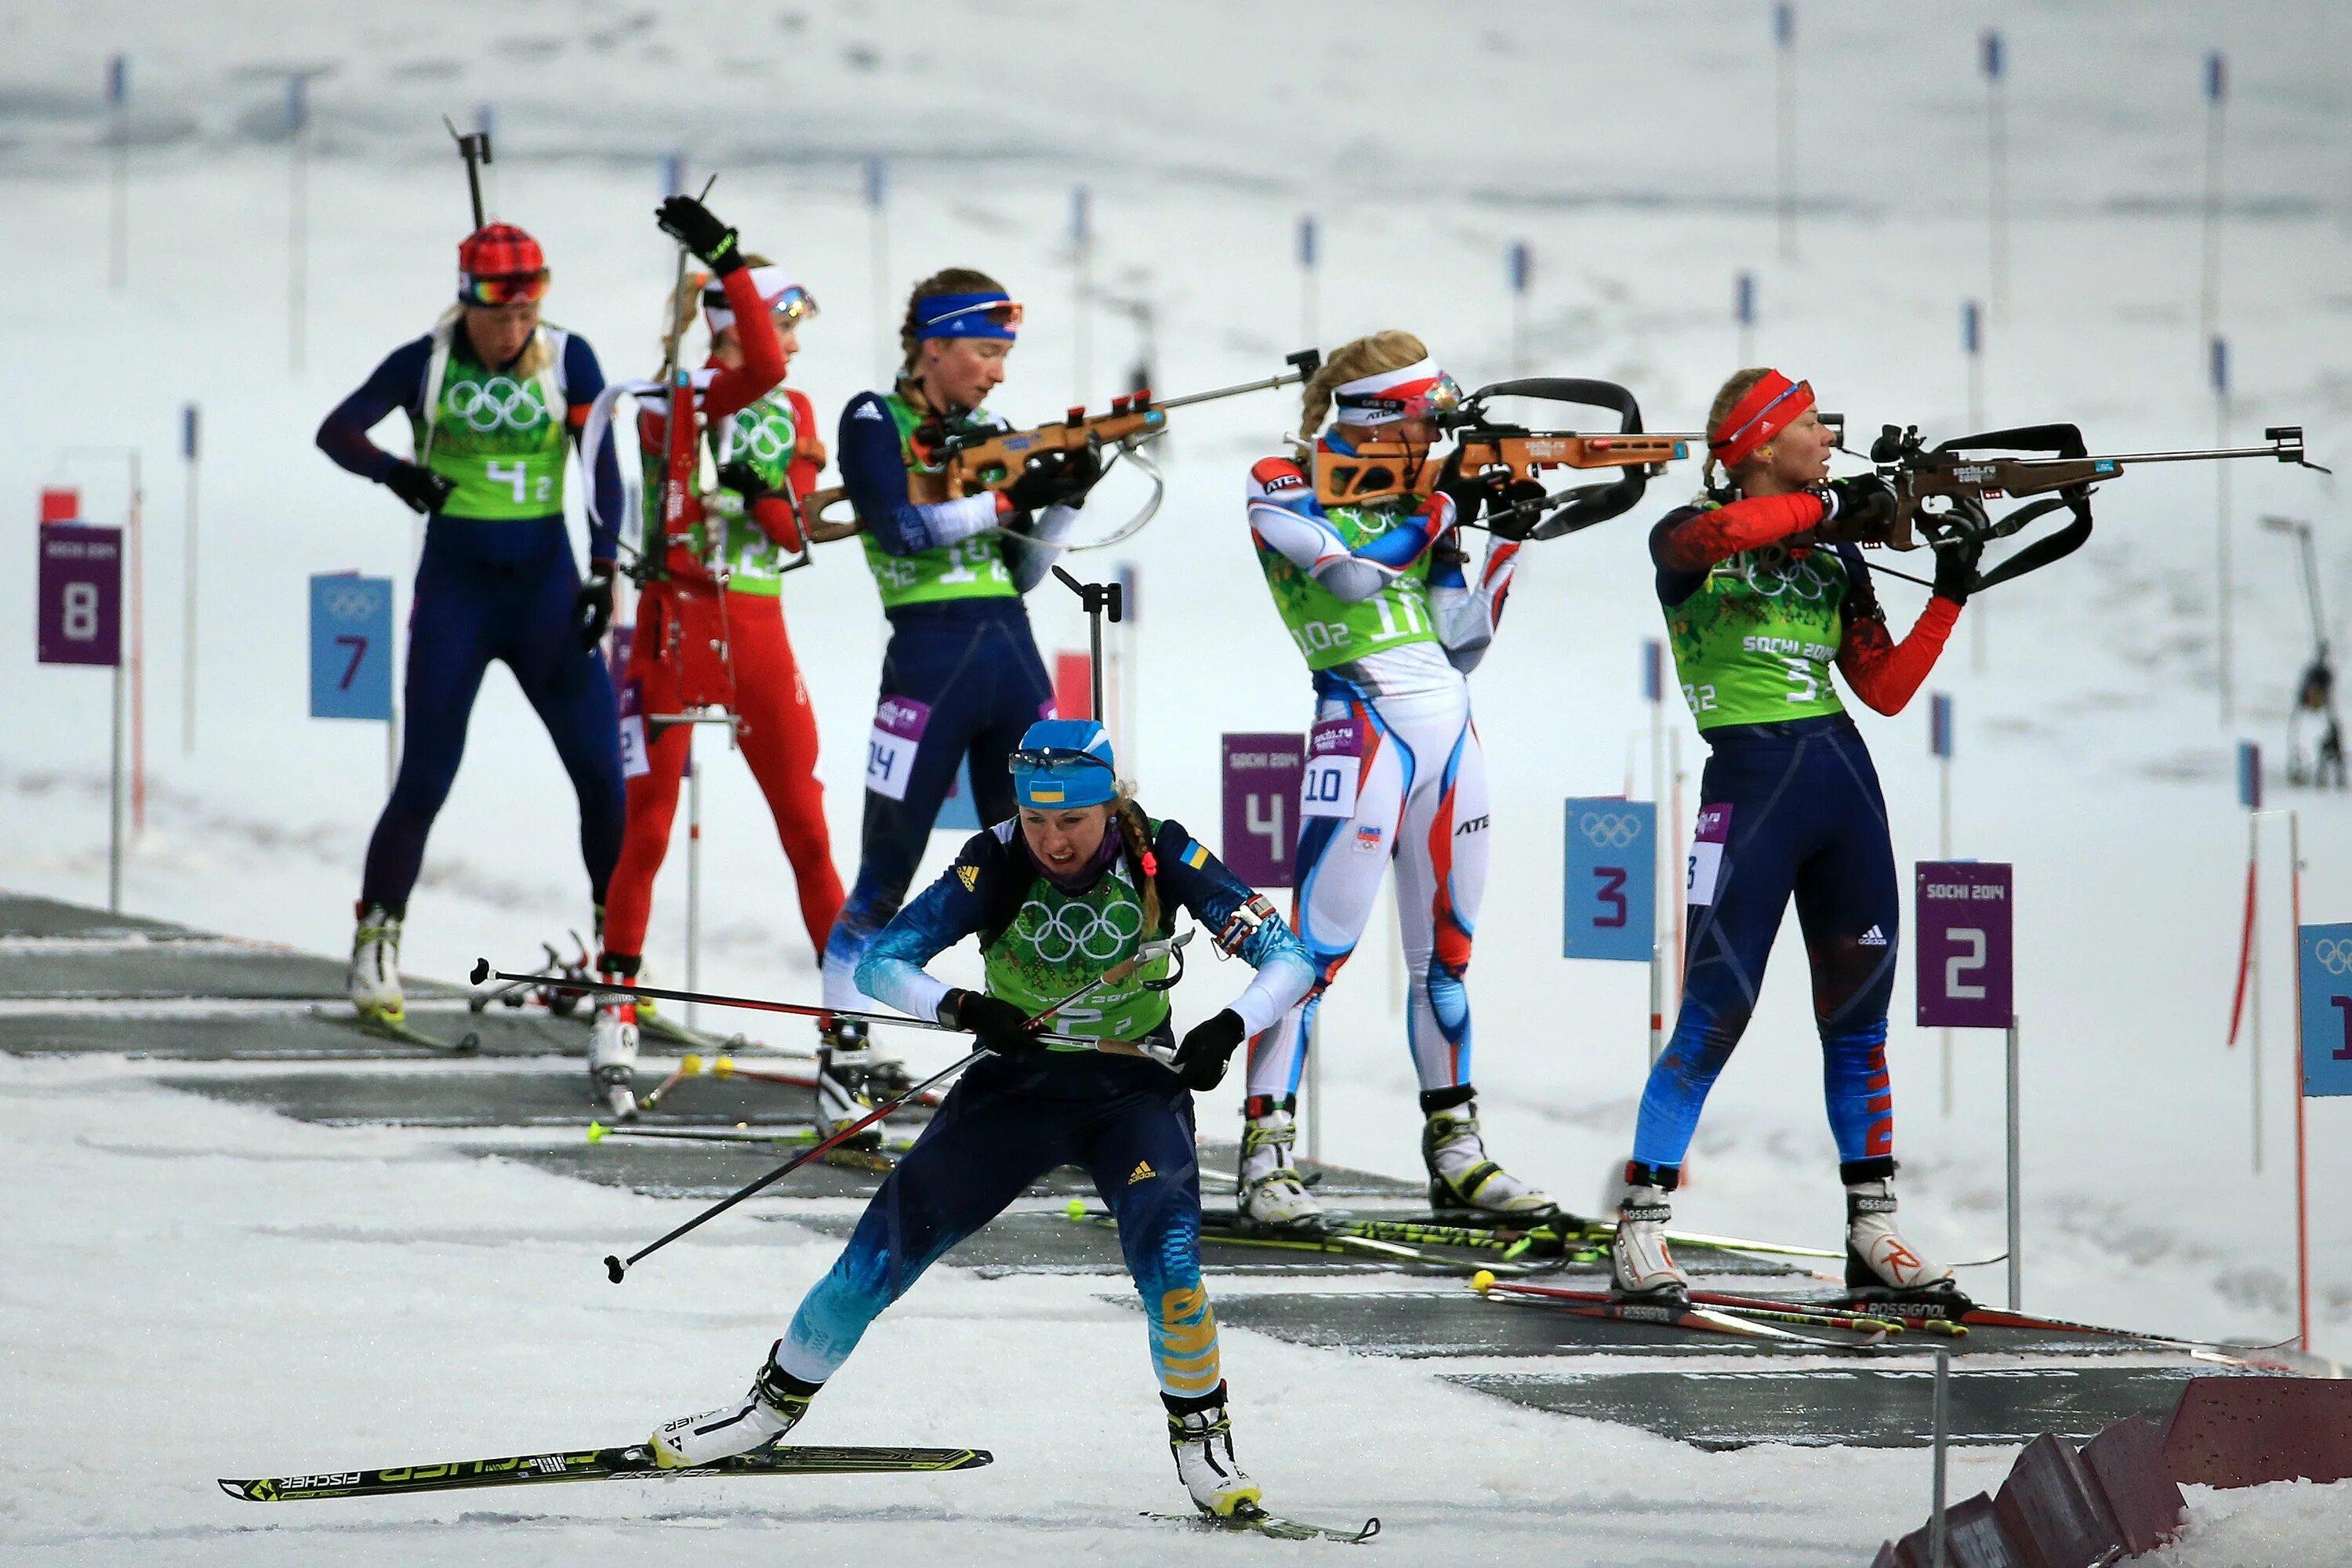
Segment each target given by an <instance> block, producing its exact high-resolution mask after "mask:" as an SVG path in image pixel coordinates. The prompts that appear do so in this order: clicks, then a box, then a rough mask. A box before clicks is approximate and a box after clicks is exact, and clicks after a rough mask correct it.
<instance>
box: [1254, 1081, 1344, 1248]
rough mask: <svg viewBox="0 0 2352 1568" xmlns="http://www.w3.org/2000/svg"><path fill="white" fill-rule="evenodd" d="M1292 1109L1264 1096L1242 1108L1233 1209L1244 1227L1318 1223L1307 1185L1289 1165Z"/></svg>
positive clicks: (1319, 1210)
mask: <svg viewBox="0 0 2352 1568" xmlns="http://www.w3.org/2000/svg"><path fill="white" fill-rule="evenodd" d="M1297 1103H1298V1102H1297V1100H1289V1099H1283V1100H1276V1099H1275V1098H1274V1097H1273V1096H1271V1095H1263V1094H1254V1095H1252V1096H1250V1097H1249V1099H1248V1100H1245V1101H1244V1102H1243V1105H1242V1117H1243V1120H1242V1163H1241V1171H1240V1173H1239V1185H1238V1187H1237V1189H1236V1191H1235V1193H1234V1209H1235V1210H1236V1211H1238V1213H1239V1215H1240V1218H1241V1219H1242V1221H1243V1222H1244V1224H1247V1225H1260V1226H1268V1227H1270V1228H1274V1229H1282V1228H1286V1227H1295V1228H1298V1229H1309V1228H1312V1227H1313V1226H1315V1224H1316V1223H1317V1222H1318V1221H1319V1220H1320V1219H1321V1218H1322V1217H1323V1205H1320V1204H1318V1203H1317V1202H1316V1201H1315V1199H1314V1197H1313V1196H1312V1195H1311V1194H1308V1192H1307V1182H1306V1179H1305V1178H1304V1177H1302V1176H1300V1175H1299V1173H1298V1168H1297V1166H1296V1165H1294V1164H1292V1163H1291V1157H1290V1150H1291V1143H1292V1141H1293V1139H1294V1138H1295V1137H1296V1135H1297V1131H1298V1129H1297V1123H1296V1122H1295V1121H1292V1120H1291V1111H1292V1109H1293V1108H1294V1107H1295V1106H1296V1105H1297Z"/></svg>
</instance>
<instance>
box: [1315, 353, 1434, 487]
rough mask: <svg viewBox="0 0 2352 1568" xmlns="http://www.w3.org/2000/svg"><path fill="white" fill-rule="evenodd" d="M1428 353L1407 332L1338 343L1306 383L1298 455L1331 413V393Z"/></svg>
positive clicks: (1398, 368)
mask: <svg viewBox="0 0 2352 1568" xmlns="http://www.w3.org/2000/svg"><path fill="white" fill-rule="evenodd" d="M1428 357H1429V350H1428V349H1427V348H1425V347H1424V346H1423V344H1422V341H1421V340H1420V339H1419V338H1416V337H1414V336H1413V335H1412V333H1411V332H1401V331H1385V332H1374V333H1372V334H1371V335H1370V336H1369V337H1361V338H1357V339H1354V340H1353V341H1351V342H1345V343H1341V344H1340V345H1339V347H1338V348H1336V349H1334V350H1333V351H1331V357H1330V358H1329V359H1327V360H1325V361H1324V362H1323V364H1322V368H1321V369H1319V370H1318V371H1317V372H1316V373H1315V374H1314V376H1313V377H1312V378H1311V379H1310V380H1309V381H1308V382H1307V392H1306V395H1305V397H1304V398H1303V399H1302V400H1301V403H1300V405H1299V410H1298V448H1299V452H1300V454H1301V456H1302V458H1303V457H1304V455H1305V454H1306V453H1307V452H1308V451H1309V450H1310V449H1311V448H1312V447H1314V444H1315V437H1316V434H1317V433H1318V431H1320V430H1321V429H1322V428H1323V421H1324V419H1325V418H1326V417H1327V416H1328V415H1329V414H1330V412H1331V394H1332V393H1333V391H1335V390H1336V389H1338V388H1339V387H1341V386H1344V385H1346V384H1348V383H1349V382H1351V381H1356V380H1359V379H1360V378H1361V377H1364V376H1367V375H1378V374H1381V372H1382V371H1386V370H1402V369H1403V368H1404V367H1405V366H1407V365H1409V364H1412V363H1417V362H1418V361H1421V360H1424V359H1427V358H1428Z"/></svg>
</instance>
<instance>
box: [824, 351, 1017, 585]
mask: <svg viewBox="0 0 2352 1568" xmlns="http://www.w3.org/2000/svg"><path fill="white" fill-rule="evenodd" d="M882 402H883V405H884V406H886V407H887V408H888V409H889V410H890V417H891V419H892V421H893V422H895V423H896V424H897V425H898V455H899V456H900V457H902V458H905V459H906V462H907V472H908V476H909V477H910V478H911V477H913V476H915V475H918V474H919V473H921V472H922V465H921V464H920V463H919V461H918V460H917V459H916V457H915V448H914V435H915V431H916V429H917V428H918V427H919V426H920V425H921V424H922V422H923V417H924V416H923V414H922V412H921V411H920V410H919V409H918V408H916V407H915V405H913V404H911V403H908V401H907V400H906V398H905V397H903V396H901V395H899V394H898V393H896V392H893V393H891V394H890V395H888V396H887V397H886V398H884V399H883V400H882ZM987 417H988V415H987V413H986V411H985V410H975V411H974V412H973V414H972V418H974V419H975V420H984V419H986V418H987ZM862 537H863V538H864V540H865V542H866V569H867V570H868V571H870V572H872V573H873V574H874V584H875V586H876V587H877V588H878V589H880V590H881V593H882V607H883V608H884V609H886V610H895V609H897V608H898V607H899V606H900V605H934V604H938V603H940V601H941V600H945V599H1017V598H1019V597H1020V596H1021V590H1020V589H1019V588H1017V587H1015V586H1014V585H1013V574H1012V572H1011V571H1009V570H1008V569H1007V568H1006V567H1005V564H1004V551H1003V545H1002V543H1001V542H1000V541H999V539H998V537H997V535H996V534H995V533H994V532H988V533H982V534H976V535H974V536H973V537H972V538H970V539H960V540H958V541H956V542H954V543H953V544H942V545H940V546H939V547H938V548H937V549H934V550H919V551H917V552H915V553H914V554H912V555H893V554H891V553H890V552H888V551H887V550H885V549H883V548H882V547H881V546H880V545H879V544H877V543H876V542H874V535H873V534H872V533H870V532H869V533H866V534H864V535H863V536H862Z"/></svg>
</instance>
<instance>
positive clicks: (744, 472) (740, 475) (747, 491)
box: [719, 458, 783, 506]
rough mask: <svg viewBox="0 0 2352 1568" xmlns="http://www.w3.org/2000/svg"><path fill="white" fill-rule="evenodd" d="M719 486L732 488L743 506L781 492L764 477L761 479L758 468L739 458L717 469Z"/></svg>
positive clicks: (727, 488)
mask: <svg viewBox="0 0 2352 1568" xmlns="http://www.w3.org/2000/svg"><path fill="white" fill-rule="evenodd" d="M719 489H726V490H733V491H734V492H735V493H736V494H737V495H739V496H741V497H742V498H743V504H744V505H745V506H750V505H751V503H752V502H753V501H757V500H765V499H766V498H768V497H769V496H772V495H782V493H783V492H782V490H780V489H777V488H776V487H775V486H773V485H772V484H770V483H769V482H768V481H767V480H766V479H761V477H760V470H759V469H757V468H753V467H752V466H751V464H749V463H746V462H744V461H742V460H741V459H740V458H738V459H737V460H736V461H734V462H731V463H730V464H728V465H727V466H726V467H725V468H721V469H719Z"/></svg>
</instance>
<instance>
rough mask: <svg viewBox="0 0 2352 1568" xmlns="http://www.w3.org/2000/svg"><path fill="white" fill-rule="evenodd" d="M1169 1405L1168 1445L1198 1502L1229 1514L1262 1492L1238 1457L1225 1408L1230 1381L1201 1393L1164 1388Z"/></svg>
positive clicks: (1218, 1514) (1208, 1510) (1213, 1512)
mask: <svg viewBox="0 0 2352 1568" xmlns="http://www.w3.org/2000/svg"><path fill="white" fill-rule="evenodd" d="M1160 1403H1161V1404H1163V1405H1167V1406H1168V1451H1169V1452H1170V1453H1171V1454H1173V1455H1175V1456H1176V1474H1177V1475H1178V1476H1179V1477H1180V1478H1181V1479H1182V1480H1183V1482H1184V1489H1185V1490H1186V1491H1188V1492H1190V1493H1192V1502H1193V1504H1194V1506H1196V1507H1197V1508H1199V1509H1200V1510H1201V1511H1202V1513H1205V1514H1208V1515H1210V1516H1211V1517H1212V1518H1215V1519H1230V1518H1232V1517H1233V1516H1234V1513H1236V1512H1237V1511H1239V1510H1242V1509H1243V1508H1244V1507H1248V1506H1253V1505H1255V1503H1256V1502H1257V1501H1258V1500H1259V1497H1260V1495H1261V1494H1260V1492H1259V1490H1258V1485H1257V1483H1256V1482H1255V1481H1254V1480H1252V1479H1249V1472H1247V1471H1246V1470H1244V1469H1243V1468H1241V1466H1240V1465H1239V1464H1237V1463H1236V1462H1234V1424H1233V1420H1232V1418H1231V1417H1230V1416H1228V1415H1226V1414H1225V1385H1224V1384H1222V1383H1220V1384H1217V1386H1216V1390H1215V1392H1213V1393H1211V1394H1202V1395H1201V1396H1200V1397H1199V1398H1197V1399H1178V1398H1175V1397H1172V1396H1171V1395H1170V1394H1161V1395H1160Z"/></svg>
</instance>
